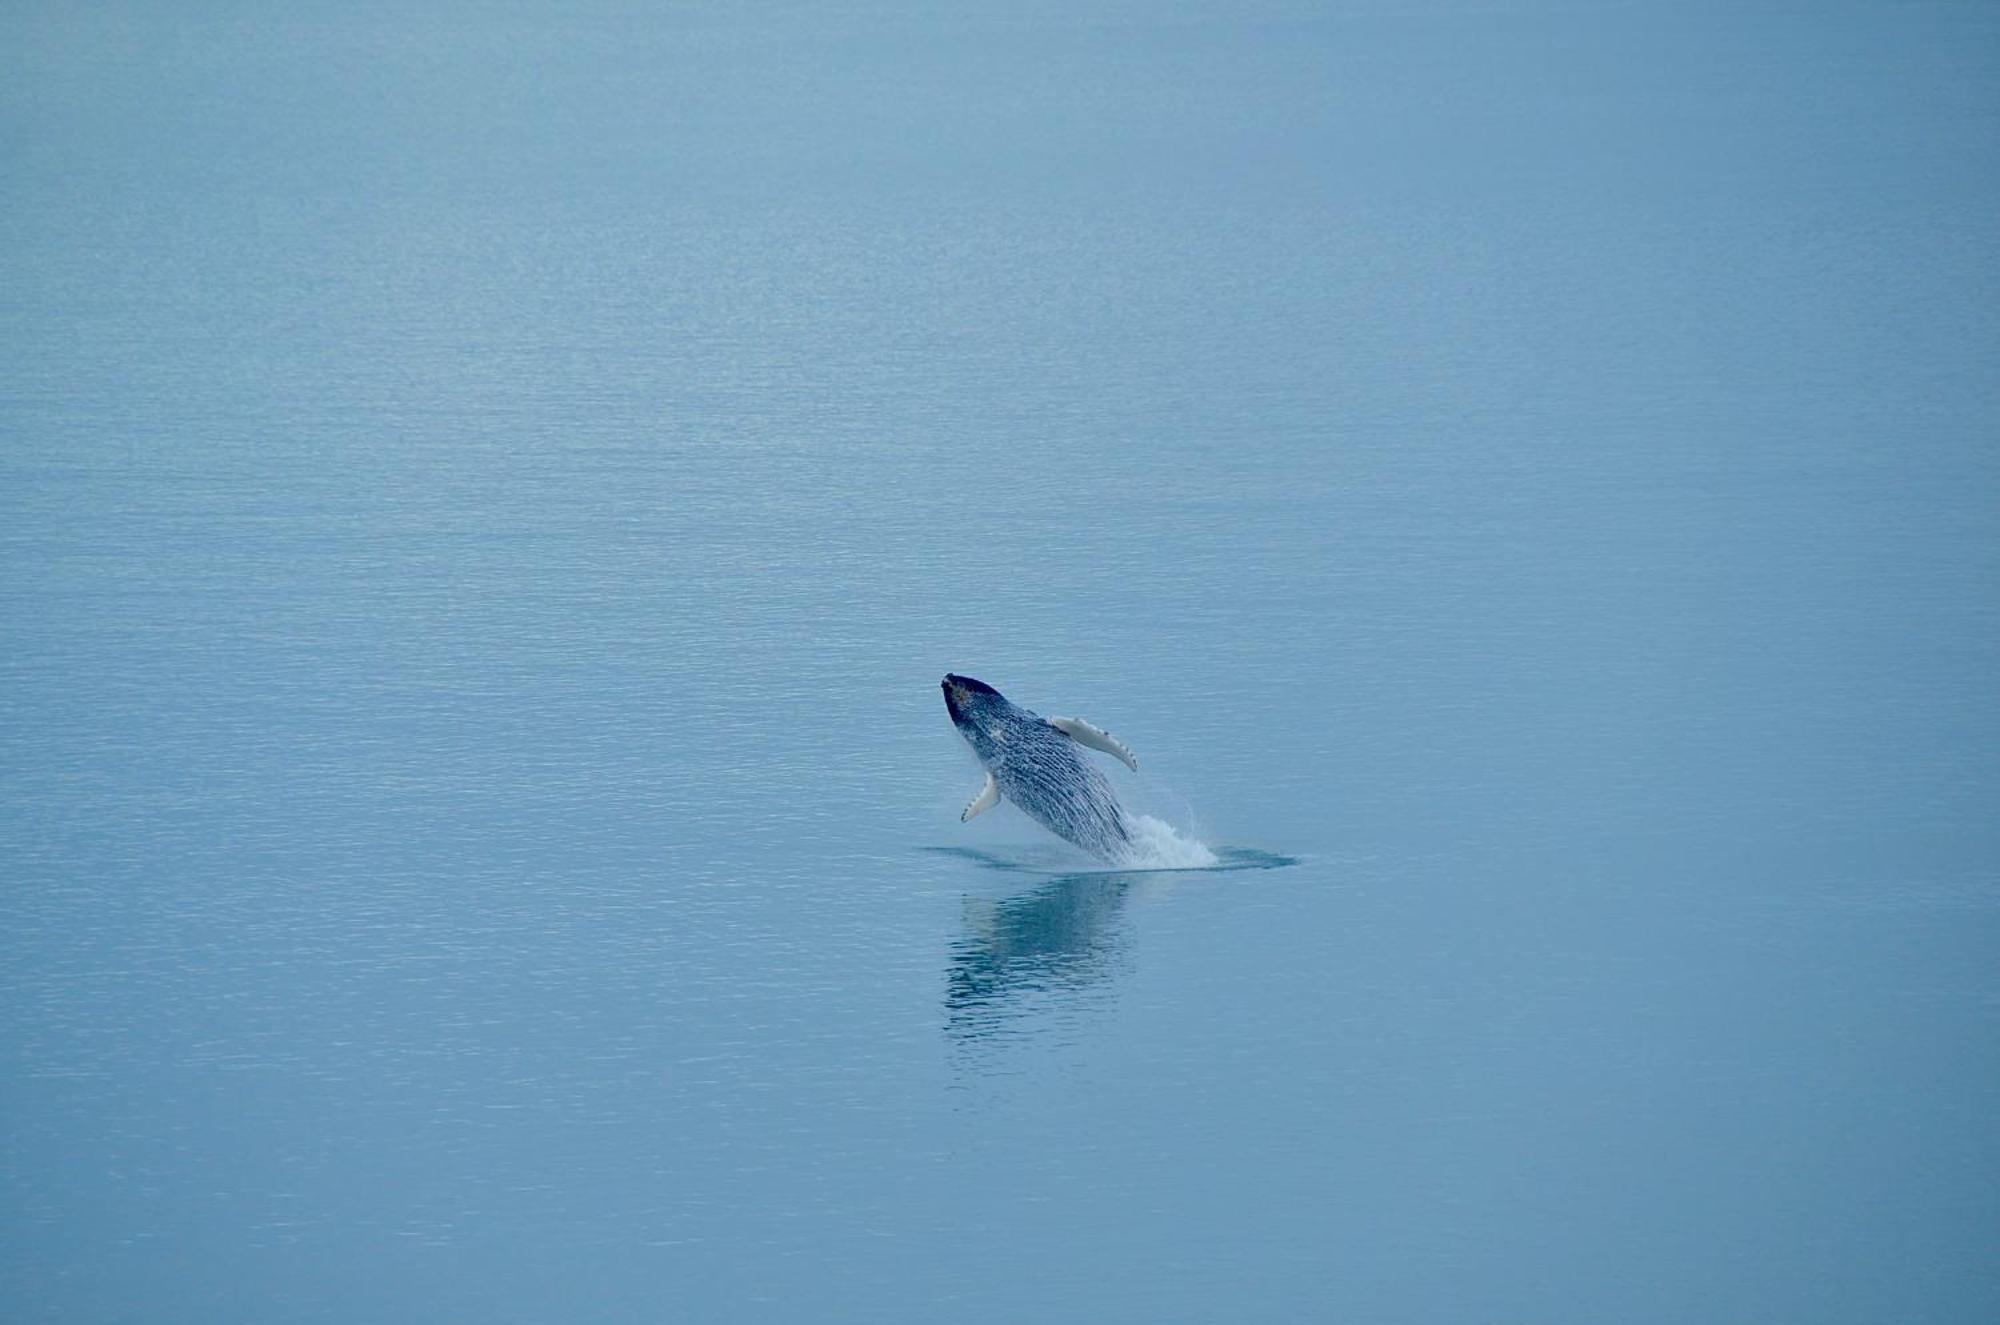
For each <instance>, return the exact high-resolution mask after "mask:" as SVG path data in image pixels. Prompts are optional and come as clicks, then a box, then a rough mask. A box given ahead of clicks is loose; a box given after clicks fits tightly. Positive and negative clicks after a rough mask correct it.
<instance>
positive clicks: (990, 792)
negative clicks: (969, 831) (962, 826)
mask: <svg viewBox="0 0 2000 1325" xmlns="http://www.w3.org/2000/svg"><path fill="white" fill-rule="evenodd" d="M999 799H1000V784H999V783H998V782H996V781H994V780H993V775H992V774H991V773H988V774H987V775H986V785H985V786H983V787H981V788H980V789H979V794H978V795H977V796H974V797H973V798H972V800H971V802H970V803H969V804H967V805H966V807H965V813H964V814H961V815H959V816H958V821H959V822H960V823H969V822H971V821H972V820H973V819H976V818H978V817H979V812H980V811H981V810H990V809H992V808H993V806H994V805H995V804H996V803H997V802H998V801H999Z"/></svg>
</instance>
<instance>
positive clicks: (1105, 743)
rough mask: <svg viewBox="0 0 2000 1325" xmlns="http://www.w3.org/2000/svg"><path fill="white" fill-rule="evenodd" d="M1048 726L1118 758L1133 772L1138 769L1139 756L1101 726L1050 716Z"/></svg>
mask: <svg viewBox="0 0 2000 1325" xmlns="http://www.w3.org/2000/svg"><path fill="white" fill-rule="evenodd" d="M1049 726H1051V727H1054V728H1055V729H1056V730H1057V731H1059V732H1061V733H1062V734H1063V735H1065V736H1067V737H1069V738H1070V739H1071V740H1072V741H1075V742H1076V743H1077V744H1078V745H1087V746H1089V747H1090V748H1091V749H1093V750H1102V751H1104V753H1106V754H1108V755H1110V756H1111V757H1112V758H1113V759H1117V760H1120V761H1122V762H1123V763H1124V765H1125V767H1127V768H1129V769H1131V770H1132V771H1133V772H1134V773H1136V772H1138V771H1139V757H1138V756H1137V755H1135V754H1133V753H1132V752H1131V751H1130V750H1128V749H1126V748H1125V742H1123V741H1121V740H1119V739H1118V738H1117V737H1116V736H1113V735H1112V734H1111V733H1110V732H1108V731H1106V730H1104V728H1102V727H1095V726H1092V725H1091V724H1090V723H1087V722H1085V721H1084V720H1083V719H1082V718H1050V719H1049Z"/></svg>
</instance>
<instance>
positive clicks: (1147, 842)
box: [1119, 813, 1216, 870]
mask: <svg viewBox="0 0 2000 1325" xmlns="http://www.w3.org/2000/svg"><path fill="white" fill-rule="evenodd" d="M1125 828H1126V831H1127V832H1128V833H1130V834H1131V838H1132V845H1131V847H1130V848H1129V849H1128V850H1127V852H1126V854H1125V858H1124V859H1123V860H1121V861H1120V862H1119V864H1121V865H1123V866H1124V867H1125V868H1127V869H1135V870H1205V869H1207V868H1209V867H1210V866H1212V865H1214V864H1215V863H1216V855H1215V853H1214V852H1213V851H1210V850H1209V849H1208V847H1207V846H1206V845H1204V844H1203V843H1201V842H1198V841H1196V840H1195V839H1194V838H1192V837H1183V836H1182V835H1181V834H1180V833H1179V832H1178V831H1177V830H1176V829H1175V828H1174V826H1173V825H1172V824H1170V823H1167V822H1166V821H1165V820H1162V819H1155V818H1154V817H1153V816H1152V815H1150V814H1130V813H1128V814H1127V815H1126V817H1125Z"/></svg>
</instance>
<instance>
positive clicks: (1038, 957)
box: [945, 873, 1144, 1039]
mask: <svg viewBox="0 0 2000 1325" xmlns="http://www.w3.org/2000/svg"><path fill="white" fill-rule="evenodd" d="M1143 877H1144V876H1142V875H1137V874H1111V873H1091V874H1072V875H1066V876H1062V877H1058V878H1054V879H1050V880H1049V881H1048V882H1046V883H1044V884H1042V885H1041V886H1040V887H1037V888H1034V889H1031V890H1029V891H1028V892H1025V893H1019V894H1016V895H1015V896H1012V897H1007V898H1002V899H999V900H990V899H987V898H979V897H968V898H966V899H965V934H964V936H963V937H962V938H960V939H959V940H958V941H956V942H955V943H953V944H952V948H951V965H950V968H949V970H948V972H947V975H946V987H945V1021H946V1025H947V1028H948V1029H949V1030H950V1031H951V1033H952V1034H953V1035H954V1036H956V1037H959V1038H963V1039H981V1038H985V1037H987V1036H991V1035H994V1034H997V1033H999V1032H1001V1031H1002V1030H1004V1029H1005V1028H1006V1027H1007V1026H1008V1025H1009V1024H1010V1023H1011V1022H1013V1021H1014V1020H1015V1019H1017V1018H1019V1017H1020V1016H1022V1015H1024V1014H1026V1013H1028V1012H1030V1011H1033V1010H1036V1009H1038V1008H1049V1007H1051V1005H1053V1004H1064V1003H1068V1002H1071V1001H1073V1000H1074V997H1075V995H1076V994H1077V993H1078V992H1079V991H1082V990H1085V989H1088V988H1090V987H1091V986H1093V985H1098V984H1101V983H1102V982H1104V981H1105V980H1106V979H1107V978H1108V977H1109V976H1110V975H1111V974H1112V973H1113V972H1115V971H1116V970H1117V968H1118V965H1119V960H1120V949H1121V947H1122V938H1123V935H1122V932H1121V929H1120V926H1119V923H1118V922H1119V918H1120V916H1121V915H1122V914H1123V912H1124V909H1125V899H1126V896H1127V894H1128V893H1130V892H1131V890H1132V888H1133V886H1134V885H1135V884H1137V883H1138V882H1139V881H1140V880H1141V879H1142V878H1143Z"/></svg>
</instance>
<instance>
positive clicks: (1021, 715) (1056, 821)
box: [943, 675, 1139, 865]
mask: <svg viewBox="0 0 2000 1325" xmlns="http://www.w3.org/2000/svg"><path fill="white" fill-rule="evenodd" d="M943 688H944V705H945V709H946V711H947V712H949V713H950V714H951V721H952V725H953V726H955V727H957V728H958V731H959V734H960V735H961V736H963V737H965V740H966V743H967V744H968V745H970V746H971V747H972V749H973V753H975V754H977V755H978V756H979V762H980V763H981V764H983V765H984V766H985V768H986V783H985V785H984V786H983V787H981V788H980V791H979V794H978V795H977V796H975V797H973V799H972V803H971V804H970V805H967V806H966V807H965V813H964V814H963V815H961V816H960V818H961V819H971V818H972V817H973V816H974V815H977V814H979V813H981V812H982V811H984V810H985V809H987V807H989V806H991V805H993V804H994V803H995V802H996V801H998V800H1000V799H1002V798H1005V799H1006V800H1009V801H1011V802H1013V803H1014V804H1015V805H1017V806H1019V807H1020V808H1021V810H1022V811H1023V812H1024V813H1026V814H1027V815H1028V817H1029V818H1031V819H1033V820H1035V822H1037V823H1039V824H1041V825H1042V827H1044V828H1046V829H1048V830H1049V831H1050V832H1052V833H1054V834H1055V835H1056V836H1057V837H1060V838H1062V839H1064V840H1065V841H1068V842H1071V843H1073V844H1075V845H1076V846H1078V847H1080V848H1082V849H1083V850H1084V851H1087V852H1089V853H1090V854H1091V855H1093V856H1095V857H1097V858H1098V859H1099V860H1102V861H1106V862H1108V863H1110V864H1114V865H1115V864H1120V863H1122V862H1124V861H1125V860H1126V859H1127V858H1128V857H1129V856H1130V855H1131V854H1132V850H1133V846H1132V833H1131V829H1130V828H1129V826H1128V825H1127V823H1126V818H1125V812H1124V810H1123V809H1121V808H1120V807H1119V804H1118V798H1117V797H1116V796H1115V795H1113V794H1112V791H1111V784H1110V783H1109V782H1107V781H1106V780H1105V777H1104V774H1102V773H1100V772H1099V771H1098V770H1097V767H1096V765H1095V764H1093V763H1092V762H1091V761H1090V759H1089V758H1088V757H1087V756H1086V755H1085V754H1084V750H1085V749H1086V748H1088V749H1093V750H1102V751H1104V752H1105V753H1107V754H1111V755H1114V756H1116V757H1117V758H1119V759H1120V760H1123V761H1124V762H1125V763H1126V764H1127V765H1129V766H1130V767H1132V768H1133V769H1137V768H1138V767H1139V761H1138V760H1137V759H1135V758H1134V757H1133V755H1132V752H1131V751H1130V750H1128V749H1126V748H1125V746H1124V745H1123V744H1122V743H1120V742H1119V740H1118V739H1117V738H1116V737H1114V736H1112V735H1111V733H1109V732H1107V731H1105V730H1103V729H1102V728H1100V727H1096V726H1093V725H1092V724H1090V723H1087V722H1084V721H1083V720H1082V719H1080V718H1044V717H1042V716H1040V715H1039V714H1036V713H1032V712H1030V711H1029V710H1027V709H1024V708H1022V707H1021V706H1020V705H1018V704H1016V703H1014V702H1012V701H1011V700H1009V699H1008V698H1007V697H1006V696H1005V695H1003V694H1001V693H1000V692H999V691H998V690H995V689H994V688H993V687H992V686H990V685H987V684H986V683H985V682H984V681H976V680H974V679H973V678H971V677H969V676H958V675H949V676H946V677H945V679H944V682H943Z"/></svg>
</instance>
